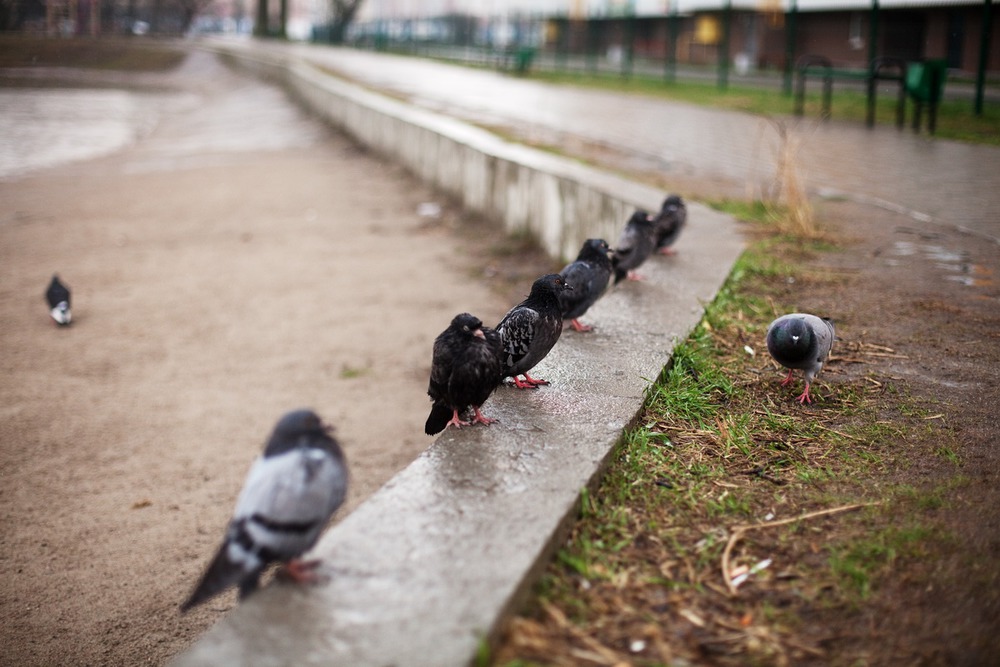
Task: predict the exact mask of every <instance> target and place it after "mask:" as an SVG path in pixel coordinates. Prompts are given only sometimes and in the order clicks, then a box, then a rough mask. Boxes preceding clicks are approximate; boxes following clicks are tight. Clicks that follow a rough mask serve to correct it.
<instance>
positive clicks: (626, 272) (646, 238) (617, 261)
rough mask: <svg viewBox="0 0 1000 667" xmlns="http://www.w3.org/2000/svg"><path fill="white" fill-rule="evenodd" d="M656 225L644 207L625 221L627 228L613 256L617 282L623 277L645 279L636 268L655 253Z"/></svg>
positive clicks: (612, 260)
mask: <svg viewBox="0 0 1000 667" xmlns="http://www.w3.org/2000/svg"><path fill="white" fill-rule="evenodd" d="M654 227H655V223H654V220H653V218H652V217H650V215H649V213H647V212H646V211H643V210H642V209H638V210H636V212H635V213H633V214H632V217H631V218H629V219H628V222H626V223H625V229H623V230H622V234H621V236H620V237H619V238H618V245H616V246H615V251H614V255H613V256H612V257H611V263H612V266H614V269H615V284H617V283H618V282H619V281H620V280H621V279H622V278H628V279H629V280H642V279H643V278H642V276H641V275H639V274H638V273H636V272H635V270H636V269H638V268H639V267H640V266H641V265H642V263H643V262H645V261H646V260H647V259H649V256H650V255H652V254H653V248H654V246H655V244H656V239H655V238H654V233H655V229H654Z"/></svg>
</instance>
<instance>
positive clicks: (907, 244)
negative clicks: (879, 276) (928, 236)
mask: <svg viewBox="0 0 1000 667" xmlns="http://www.w3.org/2000/svg"><path fill="white" fill-rule="evenodd" d="M890 254H891V255H893V256H894V257H907V258H916V259H918V260H926V261H928V262H932V263H933V265H934V267H935V268H937V269H938V270H940V271H942V272H943V273H944V274H945V276H944V278H945V280H948V281H952V282H956V283H958V284H960V285H965V286H968V287H984V286H987V285H992V284H993V269H991V268H989V267H986V266H983V265H982V264H976V263H975V262H973V261H972V259H971V257H970V255H969V253H968V252H966V251H964V250H952V249H951V248H947V247H945V246H943V245H939V244H933V243H917V242H914V241H895V242H894V243H893V244H892V250H891V252H890ZM885 263H886V265H887V266H900V265H902V264H903V263H904V262H902V261H900V260H899V259H894V258H892V257H889V258H886V260H885Z"/></svg>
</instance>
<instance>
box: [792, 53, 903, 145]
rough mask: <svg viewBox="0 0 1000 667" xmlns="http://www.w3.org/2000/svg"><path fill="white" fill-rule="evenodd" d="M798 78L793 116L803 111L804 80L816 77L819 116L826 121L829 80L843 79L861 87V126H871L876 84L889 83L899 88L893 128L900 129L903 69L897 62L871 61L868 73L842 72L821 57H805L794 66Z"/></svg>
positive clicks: (900, 61) (828, 102)
mask: <svg viewBox="0 0 1000 667" xmlns="http://www.w3.org/2000/svg"><path fill="white" fill-rule="evenodd" d="M795 69H796V71H797V72H798V78H797V81H796V87H795V115H796V116H801V115H803V113H804V111H805V97H806V79H807V78H808V77H809V76H819V77H821V78H822V79H823V103H822V110H821V112H820V115H821V116H822V118H823V119H824V120H826V119H829V118H830V106H831V99H832V97H833V80H834V79H847V80H854V81H863V82H864V83H865V89H866V97H867V109H866V115H865V124H866V125H867V126H868V127H873V126H874V125H875V103H876V95H877V92H878V83H879V82H880V81H891V82H896V83H898V84H899V93H898V95H897V100H896V127H898V128H902V127H903V123H904V121H905V115H906V93H907V86H906V82H907V76H906V75H907V65H906V62H905V61H904V60H901V59H900V58H891V57H882V58H875V59H874V60H872V62H871V66H870V67H869V68H868V69H842V68H835V67H833V63H831V62H830V59H829V58H827V57H825V56H819V55H805V56H802V57H801V58H799V59H798V61H797V62H796V63H795Z"/></svg>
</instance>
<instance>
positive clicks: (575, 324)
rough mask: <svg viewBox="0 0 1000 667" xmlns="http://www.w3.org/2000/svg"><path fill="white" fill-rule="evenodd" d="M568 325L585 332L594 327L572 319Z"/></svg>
mask: <svg viewBox="0 0 1000 667" xmlns="http://www.w3.org/2000/svg"><path fill="white" fill-rule="evenodd" d="M569 325H570V326H571V327H573V329H574V330H576V331H580V332H583V333H586V332H588V331H593V330H594V327H592V326H590V325H589V324H583V323H582V322H580V320H577V319H572V320H570V321H569Z"/></svg>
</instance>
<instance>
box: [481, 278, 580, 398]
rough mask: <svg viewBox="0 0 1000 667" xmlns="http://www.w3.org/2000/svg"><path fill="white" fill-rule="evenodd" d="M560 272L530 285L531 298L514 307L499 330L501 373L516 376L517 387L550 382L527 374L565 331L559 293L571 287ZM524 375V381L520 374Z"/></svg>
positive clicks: (515, 384) (522, 387)
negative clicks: (519, 376)
mask: <svg viewBox="0 0 1000 667" xmlns="http://www.w3.org/2000/svg"><path fill="white" fill-rule="evenodd" d="M572 289H573V288H572V287H569V286H568V285H567V284H566V281H565V280H563V277H562V276H560V275H559V274H558V273H550V274H548V275H545V276H542V277H541V278H539V279H538V280H536V281H535V282H534V284H533V285H532V286H531V293H530V294H529V295H528V298H527V299H525V300H524V301H522V302H521V303H519V304H518V305H516V306H514V307H513V308H511V309H510V310H509V311H508V312H507V314H506V315H504V316H503V319H502V320H500V324H498V325H497V333H499V334H500V341H501V345H502V346H503V349H502V351H501V355H502V356H501V367H502V369H503V370H501V374H502V376H503V377H512V378H514V386H515V387H517V388H518V389H537V388H538V386H539V385H543V384H548V382H546V381H545V380H541V379H536V378H533V377H531V376H530V375H528V371H530V370H531V369H532V368H534V367H535V365H536V364H537V363H538V362H539V361H541V360H542V359H544V358H545V355H547V354H548V353H549V351H550V350H551V349H552V347H553V346H554V345H555V344H556V341H558V340H559V336H560V335H561V334H562V323H563V317H562V308H561V307H560V305H559V295H560V294H561V293H563V292H565V291H567V290H572ZM518 375H523V376H524V380H523V381H522V380H518V379H517V376H518Z"/></svg>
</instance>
